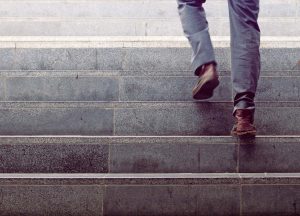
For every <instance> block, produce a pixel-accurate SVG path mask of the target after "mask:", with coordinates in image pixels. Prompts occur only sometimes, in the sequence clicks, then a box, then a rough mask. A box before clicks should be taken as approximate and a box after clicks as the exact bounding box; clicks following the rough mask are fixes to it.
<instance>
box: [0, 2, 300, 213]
mask: <svg viewBox="0 0 300 216" xmlns="http://www.w3.org/2000/svg"><path fill="white" fill-rule="evenodd" d="M0 2H1V8H0V17H1V18H0V19H1V22H0V35H1V36H0V101H1V102H0V135H1V136H0V173H1V174H0V215H1V216H2V215H3V216H6V215H14V216H15V215H84V216H89V215H91V216H94V215H107V216H110V215H113V216H116V215H128V216H133V215H138V216H140V215H141V216H148V215H149V216H150V215H172V216H175V215H180V216H184V215H188V216H189V215H195V216H199V215H243V216H245V215H249V216H250V215H293V216H298V215H300V123H299V122H300V100H299V99H300V93H299V92H300V90H299V86H300V37H298V36H299V33H300V28H299V27H298V26H299V23H300V21H299V19H300V18H299V15H300V1H299V0H288V1H287V3H286V2H284V3H283V2H282V1H279V0H268V1H262V2H261V18H260V23H261V27H262V35H263V37H262V45H261V56H262V72H261V78H260V81H259V82H260V83H259V89H258V93H257V97H256V107H257V110H256V116H255V122H256V126H257V128H258V133H259V135H258V137H257V138H256V139H246V140H241V139H238V138H233V137H230V136H228V135H229V133H230V130H231V127H232V124H233V117H232V115H231V112H232V97H233V94H232V89H231V80H230V49H229V43H230V41H229V37H228V34H229V33H228V27H227V25H228V21H227V19H228V17H227V12H226V9H227V5H226V4H227V2H226V1H225V0H208V2H207V4H205V5H206V9H207V15H208V19H209V22H210V25H211V27H210V28H211V32H212V35H213V44H214V47H215V52H216V56H217V60H218V63H219V68H218V69H219V72H220V79H221V84H220V86H219V87H218V89H217V90H216V92H215V95H214V97H213V98H212V99H210V100H208V101H204V102H197V101H193V100H192V96H191V89H192V87H193V86H194V84H195V82H196V81H197V79H196V78H195V77H194V76H193V73H192V71H191V68H190V55H191V50H190V47H189V45H188V43H187V41H186V39H185V38H184V37H183V36H182V30H181V28H180V23H179V18H178V15H177V11H176V2H175V1H171V0H160V1H158V0H151V1H150V0H149V1H148V0H122V1H121V0H111V1H102V0H97V1H95V0H76V1H75V0H74V1H63V0H55V1H53V0H51V1H44V0H43V1H42V0H34V1H29V0H26V1H17V0H14V1H12V0H11V1H5V2H4V1H3V0H1V1H0ZM277 25H278V26H280V31H278V28H277Z"/></svg>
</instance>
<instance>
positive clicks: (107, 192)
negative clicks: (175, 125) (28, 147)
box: [0, 173, 300, 216]
mask: <svg viewBox="0 0 300 216" xmlns="http://www.w3.org/2000/svg"><path fill="white" fill-rule="evenodd" d="M0 183H1V186H0V189H1V204H0V211H1V212H2V214H3V215H12V214H13V215H24V214H26V215H27V214H28V215H41V214H43V215H91V216H94V215H128V216H129V215H299V213H300V212H299V208H297V206H298V205H297V202H298V200H299V198H300V197H299V196H300V186H299V185H300V174H299V173H295V174H290V173H282V174H276V173H274V174H262V173H256V174H226V173H222V174H148V175H145V174H139V175H138V174H108V175H107V174H20V175H17V174H1V175H0Z"/></svg>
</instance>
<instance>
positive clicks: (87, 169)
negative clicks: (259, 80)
mask: <svg viewBox="0 0 300 216" xmlns="http://www.w3.org/2000/svg"><path fill="white" fill-rule="evenodd" d="M0 138H1V139H0V158H1V161H2V162H1V166H0V173H120V174H122V173H265V172H268V173H287V172H288V173H300V158H299V154H300V145H299V144H300V137H299V136H258V137H257V138H256V139H255V140H254V139H244V140H240V139H237V138H232V137H229V136H151V137H149V136H147V137H144V136H134V137H128V136H1V137H0ZM16 158H17V160H16ZM0 181H1V180H0Z"/></svg>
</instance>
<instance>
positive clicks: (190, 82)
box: [0, 70, 300, 101]
mask: <svg viewBox="0 0 300 216" xmlns="http://www.w3.org/2000/svg"><path fill="white" fill-rule="evenodd" d="M164 73H165V75H159V74H154V75H149V74H147V73H145V74H143V73H141V74H140V73H139V72H138V71H136V72H134V71H133V72H125V71H72V70H64V71H43V70H42V71H39V70H38V71H9V70H3V71H0V101H193V98H192V89H193V87H194V85H195V84H196V82H197V81H198V79H197V78H196V77H195V76H194V75H193V74H192V72H188V71H181V72H180V71H178V73H177V74H176V72H174V71H173V73H174V74H172V73H171V74H169V75H167V73H168V72H167V71H164ZM220 81H221V85H220V86H219V87H218V88H217V89H216V91H215V94H214V97H213V98H212V99H210V100H209V101H231V100H232V98H233V94H232V87H231V78H230V72H229V71H220ZM299 86H300V70H299V71H282V72H280V71H278V72H276V71H262V72H261V78H260V82H259V87H258V90H257V97H256V100H257V101H299V100H300V94H299Z"/></svg>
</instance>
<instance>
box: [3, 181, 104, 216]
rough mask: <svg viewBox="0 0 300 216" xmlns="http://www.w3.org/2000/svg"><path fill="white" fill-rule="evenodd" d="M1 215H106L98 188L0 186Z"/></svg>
mask: <svg viewBox="0 0 300 216" xmlns="http://www.w3.org/2000/svg"><path fill="white" fill-rule="evenodd" d="M0 191H1V203H0V212H1V215H3V216H8V215H49V216H50V215H89V216H90V215H91V216H94V215H99V216H100V215H103V214H102V200H103V188H101V187H99V186H90V185H87V186H63V185H62V186H34V185H33V186H0Z"/></svg>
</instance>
